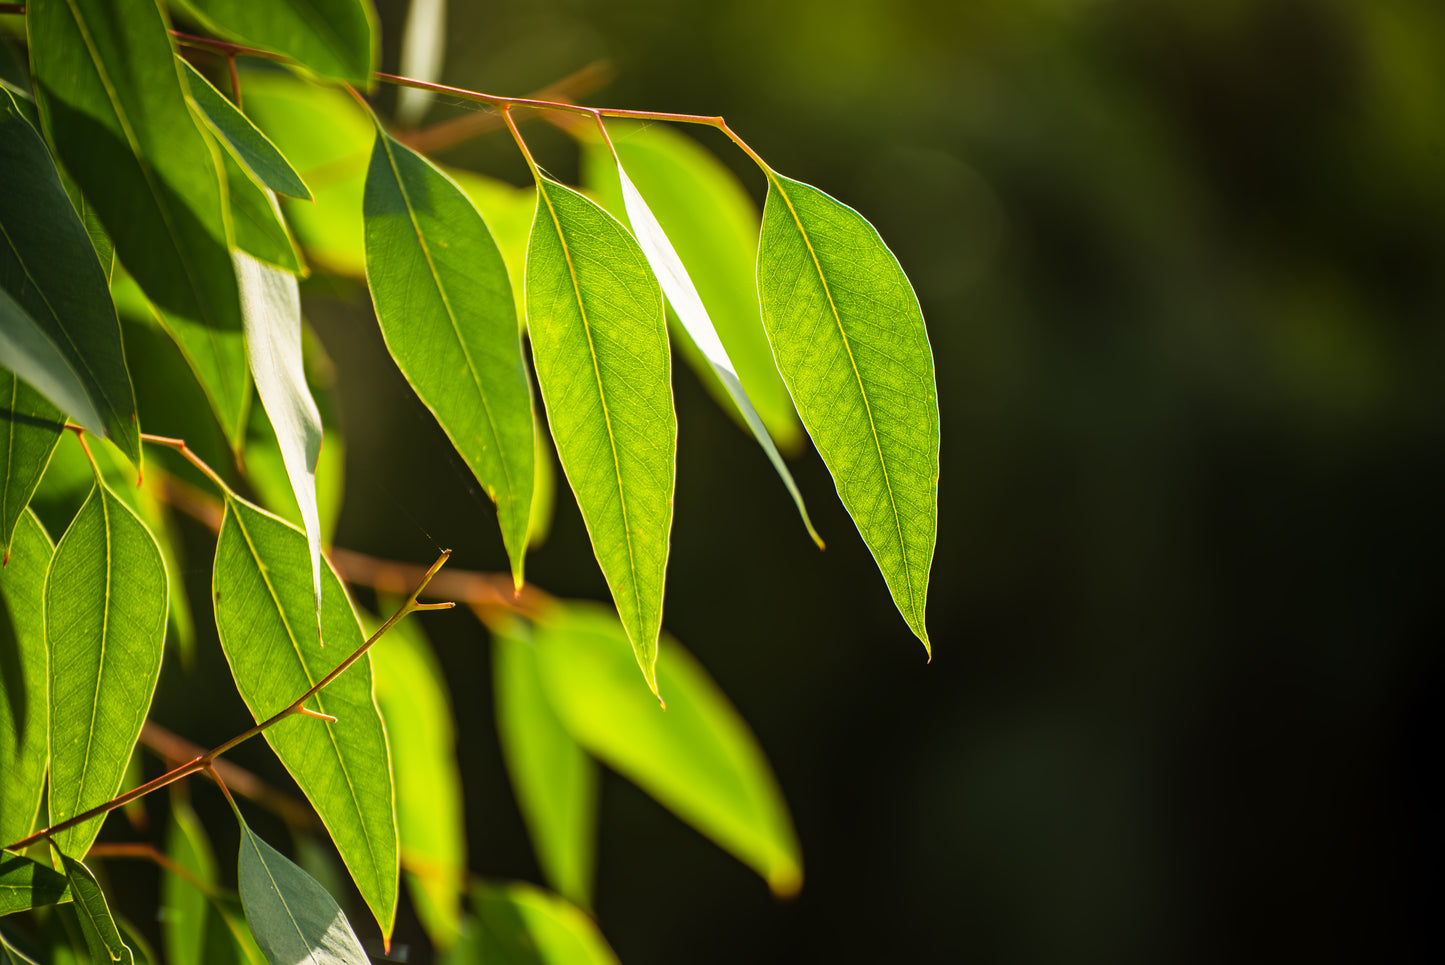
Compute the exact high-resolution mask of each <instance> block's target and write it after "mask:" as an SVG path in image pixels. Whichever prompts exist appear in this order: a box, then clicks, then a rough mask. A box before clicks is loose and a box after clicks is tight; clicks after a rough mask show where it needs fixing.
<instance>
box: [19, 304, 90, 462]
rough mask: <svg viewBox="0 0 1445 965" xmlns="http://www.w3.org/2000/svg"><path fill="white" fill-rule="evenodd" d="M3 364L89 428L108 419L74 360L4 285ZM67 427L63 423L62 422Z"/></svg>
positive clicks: (42, 395)
mask: <svg viewBox="0 0 1445 965" xmlns="http://www.w3.org/2000/svg"><path fill="white" fill-rule="evenodd" d="M0 366H4V367H5V368H7V369H9V370H10V371H11V372H12V373H14V374H15V375H18V376H20V378H22V379H24V380H25V381H26V382H28V383H30V385H31V387H33V388H34V389H37V390H38V391H39V393H40V395H41V397H42V398H44V399H48V400H50V402H52V403H54V404H55V405H57V406H59V407H60V408H61V409H62V410H63V411H64V412H66V413H68V414H69V415H70V416H71V417H72V418H73V419H75V421H76V422H77V423H79V424H80V425H82V426H84V427H85V428H86V429H87V430H88V431H90V432H94V433H99V434H103V433H104V425H105V424H104V422H103V421H102V419H101V415H100V413H99V412H98V411H96V409H95V406H94V405H93V404H92V403H91V398H90V393H89V392H87V391H86V386H85V382H84V381H83V380H82V378H81V376H80V373H78V372H77V371H76V370H75V367H74V366H73V365H71V363H70V359H68V358H66V356H65V353H64V352H62V351H61V350H60V348H59V347H58V346H57V345H56V344H55V342H54V341H52V340H51V338H50V336H49V335H48V334H47V333H46V332H45V330H44V329H42V328H41V326H40V325H39V324H37V323H36V321H35V320H34V318H32V317H31V316H30V314H29V313H28V312H26V311H25V309H24V308H23V307H21V306H20V305H19V304H18V303H16V301H15V300H14V299H13V298H11V297H10V293H9V292H7V291H5V290H4V289H3V288H0ZM61 425H62V428H63V423H62V424H61Z"/></svg>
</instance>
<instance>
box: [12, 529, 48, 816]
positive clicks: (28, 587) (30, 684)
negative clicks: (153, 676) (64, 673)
mask: <svg viewBox="0 0 1445 965" xmlns="http://www.w3.org/2000/svg"><path fill="white" fill-rule="evenodd" d="M52 552H53V549H52V547H51V545H50V537H49V536H47V535H46V533H45V529H44V527H42V526H41V525H40V521H39V520H38V519H36V518H35V514H34V513H33V512H30V511H28V510H27V511H26V512H24V513H21V515H20V519H19V525H18V526H17V527H16V529H15V538H14V541H13V542H12V543H11V546H10V556H9V559H8V560H6V562H5V566H4V568H3V569H0V842H10V841H18V840H20V839H21V838H24V837H27V836H28V835H29V834H30V832H31V831H33V830H34V829H35V817H36V815H37V814H39V813H40V791H41V788H42V787H44V786H45V767H46V764H47V762H48V761H49V759H50V739H49V734H48V730H49V721H50V705H49V689H50V684H49V681H48V674H49V657H48V655H47V654H46V651H45V625H44V622H43V617H42V614H43V612H44V611H43V606H44V598H45V570H46V568H47V567H48V566H49V565H50V556H51V553H52Z"/></svg>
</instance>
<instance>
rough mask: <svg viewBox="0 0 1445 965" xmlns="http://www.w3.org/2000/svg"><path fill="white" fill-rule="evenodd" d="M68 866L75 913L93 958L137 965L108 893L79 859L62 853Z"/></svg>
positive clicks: (97, 961)
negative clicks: (101, 888)
mask: <svg viewBox="0 0 1445 965" xmlns="http://www.w3.org/2000/svg"><path fill="white" fill-rule="evenodd" d="M60 860H61V861H62V862H63V863H64V865H65V876H66V877H67V878H69V879H70V890H71V892H72V893H73V894H74V896H75V915H76V917H77V918H79V919H80V930H81V931H82V932H83V933H84V934H85V944H86V947H88V948H89V949H90V959H91V961H92V962H93V963H96V965H99V963H101V962H123V963H125V965H135V956H134V955H133V954H132V953H131V950H130V947H129V946H127V945H126V943H125V941H124V940H123V939H122V938H121V937H120V929H119V928H117V927H116V925H115V919H114V918H113V917H111V914H110V905H108V904H107V903H106V900H105V892H103V891H101V890H100V882H98V881H96V880H95V875H93V874H91V871H90V869H89V868H87V867H86V866H85V865H84V864H83V863H82V862H81V861H80V860H79V859H77V858H72V857H71V856H70V855H68V854H65V853H63V852H62V853H61V855H60Z"/></svg>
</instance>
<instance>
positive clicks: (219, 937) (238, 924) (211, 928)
mask: <svg viewBox="0 0 1445 965" xmlns="http://www.w3.org/2000/svg"><path fill="white" fill-rule="evenodd" d="M201 961H203V962H205V963H206V965H266V955H265V953H264V952H262V951H261V948H260V946H259V945H257V944H256V936H255V935H252V934H251V929H250V928H248V927H246V912H245V909H243V908H242V907H241V902H240V900H239V899H236V898H230V897H223V898H218V899H217V900H216V901H215V903H214V904H213V905H212V906H211V913H210V915H208V916H207V918H206V949H205V956H204V957H203V958H202V959H201Z"/></svg>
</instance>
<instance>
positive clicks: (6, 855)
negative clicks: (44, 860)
mask: <svg viewBox="0 0 1445 965" xmlns="http://www.w3.org/2000/svg"><path fill="white" fill-rule="evenodd" d="M69 900H70V882H69V881H67V880H66V877H65V875H62V874H59V873H57V872H56V871H54V870H52V869H50V868H47V867H46V866H45V865H43V864H41V863H40V862H38V861H32V860H31V859H29V858H27V857H25V856H24V855H22V854H16V853H15V852H14V851H0V915H9V914H13V913H14V912H17V911H25V910H26V909H27V908H36V907H38V906H40V905H53V904H56V903H58V902H62V901H69Z"/></svg>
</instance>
